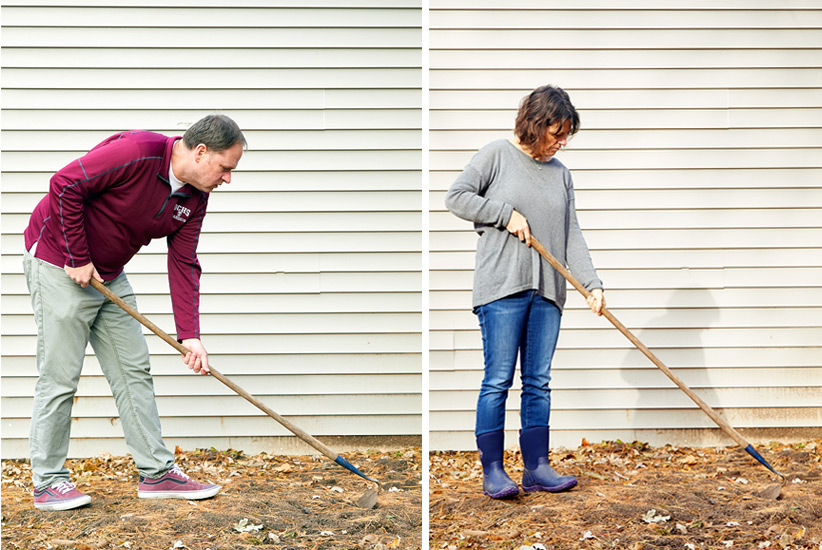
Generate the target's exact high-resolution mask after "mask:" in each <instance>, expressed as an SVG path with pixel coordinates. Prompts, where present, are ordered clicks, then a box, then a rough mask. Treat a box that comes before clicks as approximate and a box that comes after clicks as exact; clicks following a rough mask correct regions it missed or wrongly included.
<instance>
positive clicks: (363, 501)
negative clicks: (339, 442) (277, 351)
mask: <svg viewBox="0 0 822 550" xmlns="http://www.w3.org/2000/svg"><path fill="white" fill-rule="evenodd" d="M91 286H93V287H94V288H95V289H97V290H98V291H100V293H101V294H103V296H105V297H106V298H108V299H109V300H111V301H112V302H114V303H115V304H117V305H118V306H120V308H122V309H123V311H125V312H126V313H128V314H129V315H131V316H132V317H134V318H135V319H137V321H139V322H140V324H142V325H143V326H144V327H146V328H147V329H149V330H150V331H151V332H153V333H154V334H156V335H157V336H159V337H160V338H162V339H163V340H165V341H166V343H168V344H169V345H170V346H171V347H173V348H174V349H176V350H177V351H179V352H180V353H181V354H182V355H185V354H187V353H188V351H189V350H188V349H187V348H186V347H185V346H183V345H182V344H180V343H179V342H177V340H175V339H174V338H172V337H171V336H169V335H168V334H166V333H165V332H164V331H163V330H162V329H160V328H159V327H158V326H157V325H155V324H154V323H152V322H151V321H149V320H148V319H147V318H146V317H145V316H144V315H142V314H141V313H140V312H139V311H137V310H136V309H134V308H133V307H131V306H130V305H128V304H127V303H126V302H124V301H123V299H122V298H120V297H119V296H117V295H116V294H114V293H113V292H112V291H111V290H109V289H108V287H106V286H105V285H103V284H102V283H101V282H99V281H97V280H96V279H93V278H92V279H91ZM209 371H210V372H209V374H210V375H211V376H213V377H214V378H216V379H217V380H219V381H220V382H222V383H223V384H225V385H226V386H228V387H229V388H231V389H232V390H234V391H235V392H237V394H238V395H240V396H241V397H243V398H244V399H245V400H246V401H248V402H249V403H251V404H252V405H254V406H255V407H257V408H258V409H260V410H261V411H263V412H264V413H265V414H267V415H268V416H270V417H271V418H273V419H274V420H276V421H277V422H279V423H280V424H282V425H283V426H285V428H286V429H288V431H290V432H291V433H293V434H294V435H296V436H297V437H299V438H300V439H302V440H303V441H305V442H306V443H308V444H309V445H311V446H312V447H314V448H315V449H317V450H318V451H320V452H321V453H322V454H324V455H325V456H327V457H328V458H329V459H331V460H333V461H334V462H336V463H337V464H339V465H340V466H342V467H343V468H345V469H347V470H349V471H351V472H353V473H355V474H357V475H358V476H360V477H361V478H363V479H366V480H368V481H371V482H373V483H376V484H377V488H376V489H369V490H368V491H366V492H365V493H364V494H363V495H362V496H361V497H360V498H359V499H358V500H357V506H359V507H360V508H373V507H374V506H376V504H377V494H378V492H379V491H380V490H381V489H382V484H381V483H380V482H379V481H378V480H377V479H375V478H373V477H371V476H367V475H365V474H364V473H362V472H361V471H360V470H359V469H357V467H356V466H354V465H353V464H351V463H350V462H348V461H347V460H346V459H345V458H343V457H342V456H340V455H339V454H337V453H335V452H334V451H332V450H331V449H330V448H328V447H327V446H326V445H325V444H323V443H322V442H321V441H319V440H317V439H316V438H315V437H313V436H311V435H309V434H308V433H306V432H304V431H303V430H301V429H300V428H298V427H297V426H295V425H294V424H293V423H291V422H290V421H288V420H286V419H285V418H283V417H282V416H280V415H279V414H277V413H276V412H275V411H273V410H272V409H271V408H269V407H268V406H267V405H265V404H264V403H262V402H261V401H260V400H259V399H257V398H255V397H254V396H252V395H251V394H250V393H248V392H247V391H245V390H244V389H243V388H241V387H240V386H238V385H237V384H235V383H234V382H232V381H231V380H229V379H228V378H226V377H225V375H223V374H222V373H221V372H220V371H218V370H217V369H215V368H214V366H213V365H209Z"/></svg>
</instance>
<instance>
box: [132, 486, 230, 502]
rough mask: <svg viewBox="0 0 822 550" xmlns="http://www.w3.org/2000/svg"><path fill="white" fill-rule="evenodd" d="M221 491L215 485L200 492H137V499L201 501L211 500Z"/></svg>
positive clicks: (219, 487)
mask: <svg viewBox="0 0 822 550" xmlns="http://www.w3.org/2000/svg"><path fill="white" fill-rule="evenodd" d="M220 489H222V487H221V486H219V485H215V486H214V487H212V488H210V489H203V490H202V491H137V498H177V499H180V500H202V499H204V498H211V497H213V496H214V495H216V494H217V493H219V492H220Z"/></svg>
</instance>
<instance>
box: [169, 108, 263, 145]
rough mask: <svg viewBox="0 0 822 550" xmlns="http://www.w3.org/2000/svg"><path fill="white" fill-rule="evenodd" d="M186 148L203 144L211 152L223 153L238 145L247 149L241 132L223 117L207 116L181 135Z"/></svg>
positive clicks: (233, 123)
mask: <svg viewBox="0 0 822 550" xmlns="http://www.w3.org/2000/svg"><path fill="white" fill-rule="evenodd" d="M183 141H184V142H185V144H186V147H188V148H189V149H194V148H195V147H197V146H198V145H199V144H201V143H202V144H203V145H205V146H206V147H208V148H209V149H211V150H212V151H224V150H226V149H228V148H230V147H233V146H235V145H236V144H238V143H241V144H242V145H243V149H245V148H247V147H248V143H247V142H246V140H245V136H244V135H243V132H242V130H240V127H239V126H238V125H237V123H236V122H234V121H233V120H231V119H230V118H229V117H227V116H225V115H208V116H206V117H203V118H201V119H200V120H198V121H197V122H195V123H194V124H192V125H191V127H190V128H189V129H188V130H186V133H185V134H183Z"/></svg>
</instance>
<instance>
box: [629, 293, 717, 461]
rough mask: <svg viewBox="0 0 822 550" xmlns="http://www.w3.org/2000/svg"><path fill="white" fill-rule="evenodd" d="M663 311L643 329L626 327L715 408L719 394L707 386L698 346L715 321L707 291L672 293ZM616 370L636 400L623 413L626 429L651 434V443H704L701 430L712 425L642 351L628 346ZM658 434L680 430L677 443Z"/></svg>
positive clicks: (707, 373)
mask: <svg viewBox="0 0 822 550" xmlns="http://www.w3.org/2000/svg"><path fill="white" fill-rule="evenodd" d="M683 304H687V305H685V306H683ZM664 311H665V313H664V314H663V315H660V316H659V317H655V318H653V319H652V320H650V321H648V323H647V326H645V327H642V328H635V329H634V328H631V327H629V329H630V330H631V332H633V333H634V334H635V335H636V336H637V338H639V340H640V341H641V342H642V343H643V344H645V345H646V346H647V347H648V348H649V349H650V350H651V351H652V352H653V353H654V355H656V356H657V357H658V358H659V359H660V360H661V361H662V362H663V363H664V364H665V365H667V366H668V367H669V368H670V369H671V371H672V372H673V373H674V374H675V375H676V376H677V377H679V378H680V379H681V380H682V381H683V382H684V383H685V384H686V385H687V386H688V387H690V388H691V389H692V390H694V392H695V393H696V394H697V395H699V397H701V398H702V399H703V400H704V401H705V402H706V403H707V404H708V405H710V406H711V407H713V408H719V407H720V406H721V401H720V399H721V396H720V395H719V394H718V392H717V391H716V390H715V389H714V387H713V384H712V382H711V373H710V368H709V366H708V365H707V364H706V357H705V351H704V346H703V343H702V340H703V335H704V332H705V331H707V330H709V329H710V326H711V325H712V324H713V323H715V322H716V321H717V320H718V319H719V311H718V310H717V308H716V302H715V301H714V299H713V296H712V293H711V291H710V290H708V289H703V288H697V289H676V290H674V292H673V293H672V295H671V298H670V299H669V300H668V307H667V308H666V309H665V310H664ZM649 369H651V370H649ZM620 370H621V375H622V378H623V380H624V381H625V384H626V386H625V387H626V388H631V389H634V390H635V393H636V396H637V397H636V400H635V402H634V404H633V408H631V409H628V410H627V411H626V428H627V429H629V430H632V431H635V432H637V431H643V432H646V433H653V432H654V431H656V433H657V434H658V439H656V440H652V441H649V442H650V443H651V444H653V445H661V444H665V443H672V444H687V445H696V446H702V445H706V444H707V443H706V438H705V435H706V434H707V432H705V431H704V427H705V426H709V427H710V428H715V427H716V426H715V425H714V423H713V422H712V421H711V420H710V419H709V418H708V417H707V415H705V413H704V412H703V411H702V410H701V409H700V408H699V407H698V406H697V405H696V403H694V402H693V401H692V400H691V398H690V397H688V396H687V395H686V394H685V392H683V391H682V390H680V389H679V387H677V386H676V384H674V382H673V381H672V380H671V379H669V378H668V377H667V376H666V375H665V373H663V372H662V371H661V370H660V369H658V368H657V367H656V366H655V365H654V364H653V363H652V362H651V361H650V360H649V359H648V358H647V357H645V355H643V354H642V352H640V351H639V350H638V349H636V348H633V347H632V348H631V350H630V351H629V352H627V353H626V355H625V357H624V358H623V361H622V368H621V369H620ZM720 414H721V412H720ZM661 430H678V431H682V435H681V436H680V439H681V440H680V439H678V440H677V441H670V439H672V436H674V434H672V433H670V432H669V433H668V434H667V435H666V433H665V432H664V431H661ZM686 434H687V436H686ZM645 439H648V437H646V438H645Z"/></svg>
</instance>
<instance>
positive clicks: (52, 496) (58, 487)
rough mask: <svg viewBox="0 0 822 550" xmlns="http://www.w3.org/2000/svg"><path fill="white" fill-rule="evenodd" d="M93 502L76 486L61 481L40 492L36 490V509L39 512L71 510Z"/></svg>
mask: <svg viewBox="0 0 822 550" xmlns="http://www.w3.org/2000/svg"><path fill="white" fill-rule="evenodd" d="M90 502H91V497H90V496H88V495H84V494H83V493H81V492H80V491H78V490H77V488H76V487H75V486H74V484H72V483H69V482H68V481H60V482H59V483H55V484H54V485H51V486H50V487H46V488H45V489H42V490H40V491H38V490H36V489H35V490H34V507H35V508H37V509H38V510H71V509H72V508H79V507H80V506H85V505H86V504H88V503H90Z"/></svg>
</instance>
